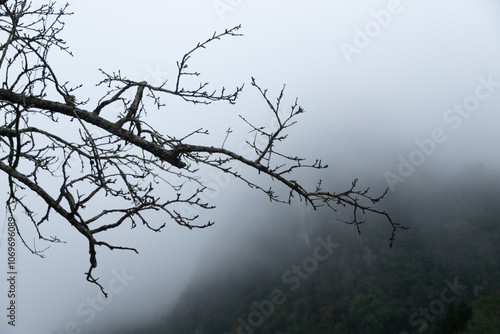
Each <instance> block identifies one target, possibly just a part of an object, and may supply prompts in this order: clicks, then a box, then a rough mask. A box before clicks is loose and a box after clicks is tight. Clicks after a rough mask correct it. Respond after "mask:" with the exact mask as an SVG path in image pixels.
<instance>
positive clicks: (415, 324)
mask: <svg viewBox="0 0 500 334" xmlns="http://www.w3.org/2000/svg"><path fill="white" fill-rule="evenodd" d="M385 204H386V206H387V210H389V211H390V212H391V213H392V215H393V217H394V218H395V219H397V220H398V221H400V222H402V223H403V224H405V225H408V226H411V229H410V230H407V231H400V232H399V233H398V235H397V239H396V242H395V244H394V247H393V248H392V249H391V248H389V247H388V245H389V243H388V240H387V239H388V237H389V235H390V233H389V232H390V231H389V230H388V229H387V228H386V227H387V226H386V223H385V222H384V221H382V220H377V218H376V217H375V218H374V217H369V220H368V223H367V224H365V225H364V226H363V227H362V231H363V233H362V235H361V236H359V235H358V234H357V232H356V230H355V228H354V227H353V226H348V225H343V224H340V223H338V222H332V221H333V219H334V217H332V216H331V215H326V214H325V213H324V212H320V213H316V216H315V217H318V221H317V222H315V223H313V224H312V226H313V227H312V228H311V229H310V231H309V232H308V233H309V239H308V240H310V243H307V242H305V241H304V238H303V236H301V235H300V234H294V233H293V229H297V228H300V224H299V223H297V222H296V221H294V220H293V218H294V217H288V216H282V217H281V218H280V219H283V220H288V221H289V222H290V224H289V228H290V231H284V230H283V226H286V225H280V229H277V230H276V229H275V230H272V229H270V231H267V232H268V233H264V232H265V231H261V233H257V234H256V235H253V236H248V235H245V237H244V238H234V239H233V240H231V241H228V242H227V244H225V245H214V246H213V247H211V248H210V249H207V252H206V253H205V254H204V258H202V261H201V263H203V262H205V263H210V259H216V258H220V254H222V253H223V254H226V257H224V258H223V261H221V262H218V263H216V261H213V263H214V267H212V268H211V269H210V266H200V270H199V271H198V272H197V274H196V275H195V277H194V278H193V279H192V282H191V283H190V285H189V286H188V288H187V289H186V291H185V292H184V293H183V295H182V297H181V298H180V300H179V302H178V303H177V305H176V306H175V308H174V311H173V312H172V313H171V314H169V315H166V316H165V317H164V318H163V319H162V320H160V321H159V322H158V323H157V324H154V325H153V326H151V327H150V328H148V329H147V332H148V333H181V334H184V333H185V334H191V333H203V334H210V333H218V334H220V333H226V332H227V333H237V331H238V328H239V331H240V333H283V334H284V333H363V334H370V333H372V334H378V333H384V334H386V333H400V332H403V333H404V331H407V332H409V333H410V332H416V331H417V330H420V332H422V333H424V332H426V333H432V332H433V328H435V326H437V325H436V324H437V320H436V319H437V318H438V317H439V315H441V314H444V307H445V306H447V305H448V304H449V303H451V299H454V300H457V301H458V300H459V299H462V298H463V299H464V300H465V301H466V302H467V303H469V304H470V305H471V306H472V307H473V309H474V314H476V318H477V319H480V318H481V317H482V318H488V317H487V315H488V314H495V311H494V310H495V308H498V309H499V310H500V297H499V296H500V243H499V242H498V241H499V236H500V224H499V223H500V218H499V217H500V173H499V172H498V171H492V170H489V169H487V168H486V167H484V166H480V165H478V166H468V167H465V168H464V169H463V170H462V171H461V172H460V173H458V174H456V175H453V176H450V177H437V176H436V175H434V174H432V173H427V174H426V173H421V174H420V175H414V176H413V177H412V178H410V179H408V180H407V182H406V183H405V187H401V189H400V190H398V192H397V193H393V194H391V193H390V194H389V195H388V197H387V199H386V203H385ZM295 218H297V217H295ZM240 237H241V236H240ZM318 237H319V238H321V240H322V242H323V243H325V242H327V239H329V240H330V241H331V242H332V243H335V244H337V247H336V248H334V249H331V250H332V253H331V254H330V255H329V256H327V257H326V254H327V253H325V252H324V253H321V255H322V256H325V257H326V259H325V260H324V261H319V260H317V261H316V262H317V263H316V264H317V265H316V266H315V265H314V261H312V260H306V259H311V258H315V259H317V257H315V256H316V255H318V254H320V253H315V250H316V249H317V247H318V246H319V245H321V242H320V241H318ZM231 249H233V251H232V252H231V251H229V250H231ZM323 249H324V248H323ZM294 266H295V267H294ZM297 266H299V267H300V268H301V270H300V271H294V268H295V269H297ZM306 269H307V270H306ZM453 284H455V285H456V286H458V288H457V289H455V290H456V292H457V294H456V295H446V294H445V296H447V298H448V299H446V302H443V301H442V298H443V297H442V296H443V290H444V289H446V288H449V287H450V286H453ZM275 291H278V292H281V293H282V294H281V295H280V298H278V297H277V295H274V297H275V298H274V299H273V293H274V292H275ZM450 296H452V297H453V298H452V297H450ZM270 300H274V301H275V302H271V304H269V302H267V303H266V301H270ZM439 303H441V304H439ZM270 305H272V306H270ZM436 305H438V306H440V305H442V306H443V309H439V310H438V311H435V313H431V314H430V315H428V316H424V315H422V314H420V313H418V312H420V311H421V310H422V309H430V310H435V309H436V307H437V306H436ZM433 307H434V308H433ZM492 310H493V311H492ZM259 314H260V316H259ZM473 321H474V319H473ZM482 326H486V325H485V324H484V322H480V321H479V320H476V323H473V328H475V331H471V332H469V333H470V334H473V333H480V332H481V331H482V330H483V331H484V328H483V327H482ZM424 329H427V330H425V331H424ZM138 332H139V331H138ZM141 332H145V331H144V329H142V331H141ZM131 333H132V332H131Z"/></svg>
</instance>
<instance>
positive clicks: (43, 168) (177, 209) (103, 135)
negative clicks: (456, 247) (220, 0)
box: [0, 0, 406, 294]
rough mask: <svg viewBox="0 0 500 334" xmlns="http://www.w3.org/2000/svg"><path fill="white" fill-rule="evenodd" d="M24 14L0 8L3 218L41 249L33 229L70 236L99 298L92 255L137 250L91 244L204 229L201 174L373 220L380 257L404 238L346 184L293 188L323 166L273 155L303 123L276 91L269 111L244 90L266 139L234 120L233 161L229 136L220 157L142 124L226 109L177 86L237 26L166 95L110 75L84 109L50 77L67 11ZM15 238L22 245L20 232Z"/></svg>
mask: <svg viewBox="0 0 500 334" xmlns="http://www.w3.org/2000/svg"><path fill="white" fill-rule="evenodd" d="M31 6H32V4H31V3H28V2H27V1H22V0H13V1H8V2H3V3H0V39H2V40H3V44H1V46H0V53H1V56H0V75H2V76H3V84H2V86H1V88H0V107H1V109H2V111H3V124H1V123H0V124H1V125H0V170H1V171H2V172H3V173H4V174H5V175H6V177H7V180H8V186H9V197H8V199H7V201H6V205H7V207H8V210H9V212H10V213H11V214H12V213H14V212H15V211H16V210H21V211H22V212H24V214H25V215H26V216H27V217H28V218H29V221H30V222H31V223H32V225H33V227H34V229H35V231H36V233H37V235H38V237H39V239H41V240H44V241H48V242H64V241H62V240H61V239H59V237H57V236H50V237H46V236H44V233H43V229H44V227H45V226H46V225H47V224H50V223H51V222H53V221H64V222H66V223H68V224H69V225H70V226H71V227H73V228H75V229H76V230H77V231H78V232H79V233H80V234H81V235H82V237H84V238H85V239H86V240H87V242H88V245H89V262H90V266H89V269H88V271H87V272H86V278H87V280H88V281H90V282H92V283H95V284H96V285H98V286H99V287H100V289H101V290H102V292H103V293H104V294H106V292H105V291H104V288H103V287H102V285H101V284H100V283H99V282H98V278H95V277H94V275H93V270H94V269H95V268H96V267H97V251H96V246H105V247H107V248H108V249H110V250H114V249H119V250H131V251H134V252H137V250H136V249H135V248H131V247H126V246H122V245H112V244H110V243H109V242H108V241H106V240H104V239H98V238H97V237H98V236H104V235H106V234H104V233H102V232H105V231H108V232H109V231H112V230H115V229H116V230H118V229H119V228H122V227H123V226H124V225H127V224H130V225H129V226H130V227H131V228H135V227H136V226H137V224H138V223H139V224H140V225H143V226H145V227H146V228H148V229H150V230H152V231H155V232H158V231H161V230H162V229H163V228H164V227H165V226H166V224H167V223H168V222H169V221H170V222H175V223H177V224H179V225H181V226H184V227H187V228H189V229H193V228H206V227H209V226H211V225H213V222H211V221H208V222H206V223H202V224H197V223H196V221H197V219H198V218H199V214H198V213H197V212H199V211H203V210H210V209H213V208H214V206H213V205H212V204H211V203H209V202H208V201H207V200H204V199H203V198H204V196H203V195H204V193H205V192H206V191H207V190H208V187H207V185H206V184H205V183H204V181H203V178H202V173H201V171H200V169H199V168H200V166H205V167H208V168H211V169H214V170H216V171H219V172H221V173H224V174H226V175H229V176H231V177H233V178H234V179H237V180H240V181H242V182H243V183H245V184H247V185H248V186H249V187H251V188H254V189H257V190H260V191H262V192H264V193H265V194H266V195H267V196H268V197H269V199H270V200H271V201H273V202H278V203H286V204H291V203H292V198H294V197H298V199H299V200H301V201H302V200H303V201H305V203H306V204H307V205H311V206H312V207H313V208H314V209H316V208H319V207H321V206H326V207H328V208H330V209H332V210H337V208H339V207H347V208H351V209H352V210H353V211H352V220H348V221H344V222H345V223H348V224H354V225H356V228H357V229H358V232H360V231H361V230H360V224H362V223H363V222H364V220H363V219H364V216H365V214H367V213H372V214H376V215H380V216H382V217H384V218H385V219H386V220H387V222H388V223H389V224H390V226H391V227H392V231H393V232H392V235H391V237H390V244H391V245H392V242H393V241H394V237H395V232H396V231H397V230H398V229H404V228H406V227H405V226H403V225H400V224H399V223H397V222H395V221H393V220H392V218H391V217H390V216H389V215H388V214H387V213H386V212H385V211H383V210H381V209H379V208H377V207H376V206H375V205H376V204H377V203H378V202H379V201H380V200H381V199H382V198H383V197H384V196H385V195H386V193H387V191H386V192H384V193H383V194H381V195H380V196H373V195H371V194H370V193H369V189H365V190H359V189H357V187H356V185H357V180H354V182H353V183H352V186H351V187H350V188H349V189H347V190H345V191H343V192H329V191H324V190H322V188H321V181H319V182H318V186H317V187H316V188H314V189H306V187H305V186H303V184H302V183H301V182H299V181H298V180H297V179H296V174H295V173H296V171H298V170H303V169H324V168H327V166H326V165H324V164H323V163H322V161H321V160H319V159H316V160H314V161H312V162H308V161H307V160H306V159H304V158H301V157H297V156H294V155H290V154H286V153H284V149H286V147H285V146H283V144H282V143H283V142H285V139H287V137H288V134H287V130H288V129H289V128H290V127H291V126H294V125H295V124H296V123H297V121H296V118H297V116H298V115H300V114H303V113H304V109H303V108H302V107H301V106H299V105H298V101H297V100H295V102H294V103H293V104H292V105H291V106H290V108H289V109H286V110H283V107H282V104H283V98H284V92H285V86H283V88H282V89H281V91H280V93H279V95H278V97H277V99H276V103H274V104H273V103H272V102H271V99H270V97H269V96H268V92H267V90H265V89H262V88H261V87H260V86H259V85H258V84H257V83H256V80H255V79H254V78H251V86H252V87H254V88H255V89H256V91H257V92H258V93H259V94H260V95H261V97H262V98H263V100H264V102H265V106H266V108H269V109H270V111H271V115H272V117H273V118H274V119H275V121H276V124H277V127H276V128H275V129H268V128H265V127H263V126H261V125H258V124H253V123H252V122H251V121H249V120H248V117H243V116H240V117H241V119H242V120H243V122H244V123H245V124H247V125H248V126H249V127H250V131H251V133H252V134H253V136H254V138H253V141H248V142H246V144H247V145H248V147H250V148H251V151H252V152H253V154H248V155H245V156H243V155H240V154H238V153H236V152H234V151H231V150H230V149H228V148H225V145H226V143H227V142H229V141H230V138H229V134H230V133H232V132H233V131H232V130H231V129H230V128H228V130H227V132H226V137H225V138H224V141H223V143H222V145H221V147H215V146H209V145H206V144H203V143H204V140H200V139H199V138H200V137H203V138H204V137H205V136H207V135H208V131H207V130H205V129H201V128H198V129H195V130H193V131H188V132H187V134H185V135H182V136H180V137H177V138H176V137H175V136H173V135H172V134H169V133H162V131H160V130H159V129H158V126H157V125H156V124H150V123H151V120H150V118H149V117H148V113H147V109H148V108H150V107H151V106H153V107H155V108H156V109H160V110H162V109H163V108H164V104H163V103H162V102H161V99H164V98H180V99H182V100H184V101H187V102H191V103H194V104H210V103H212V102H228V103H229V104H235V102H236V99H237V97H238V96H239V94H240V93H241V92H242V89H243V85H241V86H239V87H235V88H234V89H232V90H230V91H227V90H226V89H225V88H224V87H221V88H219V89H212V88H209V84H208V83H207V82H200V83H199V84H198V85H197V86H195V87H194V88H185V87H183V82H184V81H183V78H185V77H186V76H191V77H193V76H194V77H198V76H199V75H200V73H199V72H196V71H191V70H189V71H188V63H189V60H190V59H191V57H192V56H193V55H195V54H196V53H197V52H199V51H201V50H204V49H206V48H207V46H209V45H212V43H213V42H214V41H216V40H220V39H222V38H228V37H235V36H241V35H240V34H239V33H237V32H238V31H239V29H240V26H237V27H234V28H232V29H228V30H225V31H224V32H222V33H219V34H217V33H214V34H213V35H212V36H211V37H210V38H208V39H207V40H206V41H204V42H202V43H198V44H197V45H196V46H195V47H194V48H192V49H191V50H190V51H188V52H187V53H186V54H185V55H184V56H183V57H182V59H181V60H180V61H179V62H177V68H178V72H177V74H176V76H175V80H174V83H173V85H172V87H170V86H169V83H168V81H165V82H163V83H161V84H160V85H153V84H151V83H149V82H147V81H140V82H139V81H135V80H131V79H128V78H127V77H126V76H124V75H122V74H121V72H120V71H117V72H112V73H108V72H105V71H104V70H101V73H102V75H103V77H104V78H103V80H102V81H101V82H100V83H98V85H97V87H96V88H95V89H96V90H98V91H99V93H100V94H101V95H100V96H102V97H101V98H100V99H99V101H98V102H97V104H96V105H94V106H87V104H89V103H88V101H89V99H88V97H86V96H82V94H80V90H79V88H80V85H79V84H76V85H74V86H70V83H68V82H67V81H64V79H60V78H59V77H58V75H59V74H58V73H57V68H56V67H55V66H54V64H51V63H50V62H49V60H48V59H49V54H50V53H51V52H53V50H55V51H58V52H61V51H62V52H63V53H67V54H69V55H71V53H70V51H69V50H68V48H67V46H66V45H65V41H64V40H62V39H61V38H60V37H59V34H60V32H61V31H62V29H63V28H64V23H63V21H62V19H63V18H64V17H65V16H67V15H69V14H70V13H67V12H66V9H67V7H64V8H62V9H61V10H59V11H56V10H55V7H54V6H53V5H41V6H40V7H39V8H31ZM82 101H85V102H82ZM112 105H114V106H115V107H116V106H118V107H119V108H122V109H121V112H120V114H119V115H118V117H117V116H116V115H115V114H113V113H109V112H108V108H109V107H110V106H112ZM262 143H263V144H262ZM280 145H281V146H280ZM278 146H280V147H278ZM239 166H245V167H246V170H250V171H252V170H253V171H256V172H257V173H256V174H258V175H257V176H258V177H257V178H256V180H255V175H251V174H250V173H246V172H243V171H242V169H240V168H239ZM269 180H272V181H274V184H276V185H277V186H278V187H279V188H280V189H286V191H285V192H284V193H283V191H275V189H273V188H272V187H269V188H268V187H267V186H265V185H266V184H268V181H269ZM37 201H41V202H37ZM40 203H42V205H43V206H42V209H40ZM186 206H187V207H190V208H194V209H195V210H194V211H193V212H192V213H186V212H184V211H183V210H182V208H183V207H186ZM151 214H155V215H156V216H155V217H157V218H158V219H157V218H155V220H154V221H155V223H152V222H151V220H149V219H148V218H147V217H148V215H151ZM17 228H18V230H19V232H20V235H21V238H22V234H23V233H24V232H23V231H25V229H26V227H25V226H23V228H22V229H21V228H20V226H17ZM22 240H23V242H24V244H25V245H26V247H28V248H29V249H30V250H31V251H32V252H33V253H34V254H37V255H40V256H43V255H42V254H41V253H42V252H43V250H42V251H39V250H37V248H36V247H30V246H29V245H28V244H27V243H26V242H25V240H24V239H22Z"/></svg>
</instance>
